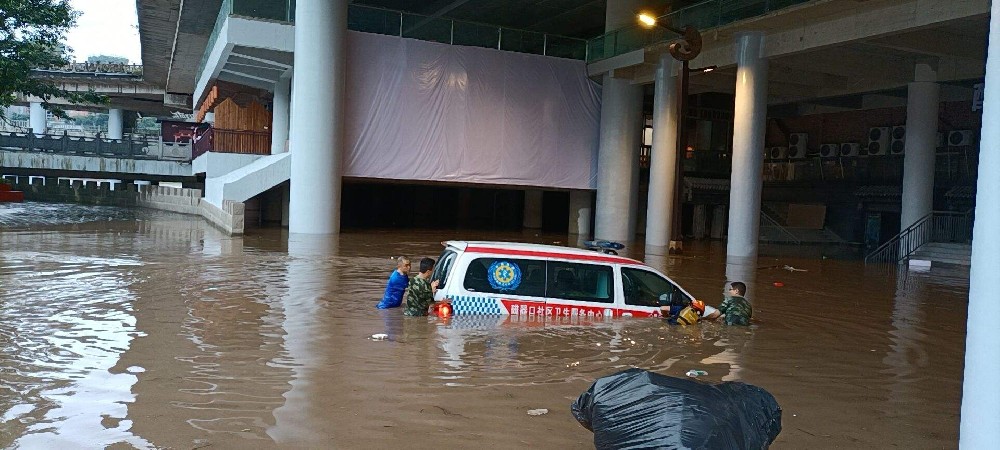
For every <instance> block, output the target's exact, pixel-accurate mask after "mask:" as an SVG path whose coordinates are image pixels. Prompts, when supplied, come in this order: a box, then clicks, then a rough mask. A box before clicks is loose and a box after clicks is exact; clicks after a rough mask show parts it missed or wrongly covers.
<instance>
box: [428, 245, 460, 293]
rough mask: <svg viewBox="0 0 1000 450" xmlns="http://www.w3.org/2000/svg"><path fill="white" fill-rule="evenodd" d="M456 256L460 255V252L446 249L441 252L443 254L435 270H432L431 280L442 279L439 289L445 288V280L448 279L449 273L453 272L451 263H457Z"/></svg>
mask: <svg viewBox="0 0 1000 450" xmlns="http://www.w3.org/2000/svg"><path fill="white" fill-rule="evenodd" d="M456 256H458V253H456V252H455V251H453V250H447V249H446V250H445V251H443V252H441V256H440V257H439V258H438V262H437V264H436V265H435V266H434V272H431V281H434V280H441V282H440V283H439V284H438V289H441V288H443V287H444V283H445V281H447V280H448V274H449V273H451V265H452V264H454V263H455V257H456Z"/></svg>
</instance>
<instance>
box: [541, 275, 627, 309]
mask: <svg viewBox="0 0 1000 450" xmlns="http://www.w3.org/2000/svg"><path fill="white" fill-rule="evenodd" d="M614 279H615V276H614V269H613V267H612V266H611V265H610V264H597V263H578V262H570V261H549V263H548V282H547V283H546V291H545V315H546V317H555V318H579V317H583V318H589V319H604V318H610V317H615V316H618V315H619V312H618V309H617V308H616V306H615V282H614Z"/></svg>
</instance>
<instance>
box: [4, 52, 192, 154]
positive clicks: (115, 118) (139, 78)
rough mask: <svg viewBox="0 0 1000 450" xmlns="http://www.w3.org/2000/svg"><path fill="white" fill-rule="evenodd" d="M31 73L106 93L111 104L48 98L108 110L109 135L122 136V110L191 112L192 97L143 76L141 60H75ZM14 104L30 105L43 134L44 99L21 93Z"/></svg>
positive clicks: (67, 87)
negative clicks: (114, 61)
mask: <svg viewBox="0 0 1000 450" xmlns="http://www.w3.org/2000/svg"><path fill="white" fill-rule="evenodd" d="M31 76H32V77H35V78H44V79H46V80H47V81H49V82H51V83H52V84H54V85H55V86H56V87H58V88H59V89H62V90H64V91H68V92H89V91H93V92H95V93H97V94H100V95H104V96H107V97H108V99H109V103H108V104H104V105H95V104H74V103H70V102H69V101H67V100H66V99H62V98H54V99H49V103H52V104H55V105H58V106H60V107H63V108H65V109H72V110H80V111H101V112H105V111H106V112H108V114H109V119H108V137H110V138H112V139H121V138H122V128H123V127H122V115H123V111H135V112H139V113H142V114H145V115H154V116H161V117H162V116H170V115H172V113H173V112H175V111H183V112H190V111H191V97H190V96H189V95H183V94H181V95H176V94H170V93H168V92H166V91H165V90H164V89H163V88H162V87H158V86H156V85H155V84H153V83H149V82H147V81H146V80H145V79H144V78H143V66H142V65H140V64H99V63H72V64H68V65H66V66H59V67H50V68H40V69H34V70H32V72H31ZM14 104H17V105H22V106H30V108H31V109H30V120H29V123H28V128H30V129H31V130H32V131H33V132H34V133H36V134H44V133H45V131H46V129H47V126H46V122H45V120H46V119H45V117H46V113H45V110H44V109H43V108H42V106H41V104H42V99H41V98H38V97H32V96H27V95H19V96H18V97H17V98H16V99H15V102H14Z"/></svg>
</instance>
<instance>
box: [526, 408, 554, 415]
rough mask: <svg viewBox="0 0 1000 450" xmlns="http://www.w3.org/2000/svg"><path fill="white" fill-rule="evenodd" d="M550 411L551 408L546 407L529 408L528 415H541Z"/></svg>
mask: <svg viewBox="0 0 1000 450" xmlns="http://www.w3.org/2000/svg"><path fill="white" fill-rule="evenodd" d="M548 413H549V410H547V409H545V408H539V409H529V410H528V415H529V416H540V415H542V414H548Z"/></svg>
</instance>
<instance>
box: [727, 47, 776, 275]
mask: <svg viewBox="0 0 1000 450" xmlns="http://www.w3.org/2000/svg"><path fill="white" fill-rule="evenodd" d="M763 47H764V34H763V33H761V32H759V31H752V32H746V33H740V34H737V36H736V48H735V53H736V106H735V109H734V113H733V118H734V122H733V156H732V161H733V169H732V170H733V171H732V174H731V175H730V181H729V185H730V190H729V233H728V241H727V242H726V255H727V256H728V257H735V258H745V259H746V260H748V261H755V260H756V258H757V240H758V239H759V237H760V236H759V233H760V191H761V189H762V188H763V186H764V179H763V178H764V177H763V164H764V128H765V125H766V121H767V59H765V58H764V56H763Z"/></svg>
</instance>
